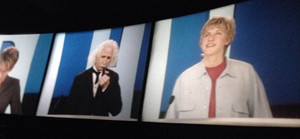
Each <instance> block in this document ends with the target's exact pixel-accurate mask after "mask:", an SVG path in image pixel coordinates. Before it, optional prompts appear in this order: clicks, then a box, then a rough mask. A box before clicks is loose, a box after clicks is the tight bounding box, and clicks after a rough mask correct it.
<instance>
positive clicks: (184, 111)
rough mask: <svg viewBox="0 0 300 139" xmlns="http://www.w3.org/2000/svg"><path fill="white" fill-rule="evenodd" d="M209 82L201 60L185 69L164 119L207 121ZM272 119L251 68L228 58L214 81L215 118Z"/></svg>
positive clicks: (257, 78)
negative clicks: (203, 119) (202, 119)
mask: <svg viewBox="0 0 300 139" xmlns="http://www.w3.org/2000/svg"><path fill="white" fill-rule="evenodd" d="M211 86H212V84H211V79H210V77H209V75H208V73H207V71H206V69H205V65H204V62H203V61H201V62H199V63H197V64H195V65H193V66H192V67H190V68H189V69H187V70H185V71H184V72H183V73H182V74H181V75H180V76H179V77H178V79H177V80H176V83H175V86H174V88H173V96H175V100H174V101H173V103H172V104H171V105H170V107H169V109H168V111H167V115H166V118H167V119H186V118H208V108H209V97H210V92H211ZM218 117H224V118H226V117H261V118H262V117H265V118H266V117H272V113H271V110H270V106H269V103H268V99H267V96H266V93H265V89H264V86H263V84H262V81H261V80H260V78H259V76H258V74H257V73H256V72H255V70H254V68H253V66H252V65H250V64H248V63H246V62H242V61H238V60H233V59H227V65H226V68H225V70H224V71H223V72H222V74H221V75H220V76H219V77H218V78H217V81H216V118H218Z"/></svg>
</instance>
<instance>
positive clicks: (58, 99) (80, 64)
mask: <svg viewBox="0 0 300 139" xmlns="http://www.w3.org/2000/svg"><path fill="white" fill-rule="evenodd" d="M150 31H151V24H150V23H147V24H139V25H132V26H126V27H119V28H112V29H101V30H95V31H86V32H74V33H58V34H57V35H56V38H55V42H54V47H53V52H52V55H51V60H50V63H49V67H48V73H47V76H46V80H45V83H44V87H43V91H42V96H41V100H40V103H39V108H38V111H37V115H39V116H45V115H58V114H59V115H69V114H66V113H65V104H66V102H67V101H68V100H67V99H68V96H69V95H70V94H69V93H70V90H71V86H72V84H73V81H74V78H75V76H76V75H77V74H79V73H81V72H83V71H85V70H87V69H90V68H91V67H92V66H93V64H91V63H88V55H89V54H90V53H91V52H92V51H93V50H94V49H95V48H96V47H97V46H98V45H99V44H100V43H102V42H103V41H105V40H109V39H111V40H114V41H116V42H117V44H118V46H119V57H118V60H117V64H116V66H114V67H109V68H108V69H110V70H113V71H115V72H116V73H117V74H118V76H119V86H120V89H121V90H120V92H121V101H122V108H121V111H120V113H118V114H117V115H116V116H114V115H113V116H112V115H111V113H110V116H109V117H110V118H114V119H136V118H138V117H137V114H138V113H139V112H138V111H139V100H140V99H141V98H140V96H141V93H142V89H143V82H144V73H145V69H146V61H147V59H146V58H147V53H148V45H149V44H148V43H149V39H150V33H151V32H150ZM111 72H112V71H111ZM91 77H92V76H91ZM102 77H103V76H102ZM91 89H92V88H91ZM83 93H85V92H83ZM91 97H92V94H91ZM95 103H96V102H95ZM81 115H85V116H86V114H79V115H78V116H77V117H79V116H81ZM87 115H89V114H87ZM67 117H72V116H70V115H69V116H67ZM87 117H88V116H87ZM88 118H91V117H88Z"/></svg>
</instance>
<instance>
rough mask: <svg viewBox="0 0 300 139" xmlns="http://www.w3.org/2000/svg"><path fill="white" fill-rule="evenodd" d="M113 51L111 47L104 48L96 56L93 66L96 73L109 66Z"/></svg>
mask: <svg viewBox="0 0 300 139" xmlns="http://www.w3.org/2000/svg"><path fill="white" fill-rule="evenodd" d="M113 51H114V49H113V48H112V47H104V48H103V49H102V52H100V53H99V54H98V55H97V56H96V61H95V66H96V68H97V70H98V71H102V70H103V68H106V67H107V66H109V64H110V62H111V59H112V56H113Z"/></svg>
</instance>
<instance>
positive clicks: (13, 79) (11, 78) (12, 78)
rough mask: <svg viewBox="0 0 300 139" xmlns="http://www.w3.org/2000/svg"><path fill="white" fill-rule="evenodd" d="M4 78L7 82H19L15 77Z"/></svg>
mask: <svg viewBox="0 0 300 139" xmlns="http://www.w3.org/2000/svg"><path fill="white" fill-rule="evenodd" d="M6 78H7V80H8V81H9V82H13V83H19V82H20V80H19V79H18V78H15V77H11V76H7V77H6Z"/></svg>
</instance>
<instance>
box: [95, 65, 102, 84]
mask: <svg viewBox="0 0 300 139" xmlns="http://www.w3.org/2000/svg"><path fill="white" fill-rule="evenodd" d="M93 73H95V74H96V81H95V84H96V83H98V80H99V74H100V73H101V72H98V71H95V70H94V68H93Z"/></svg>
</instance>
